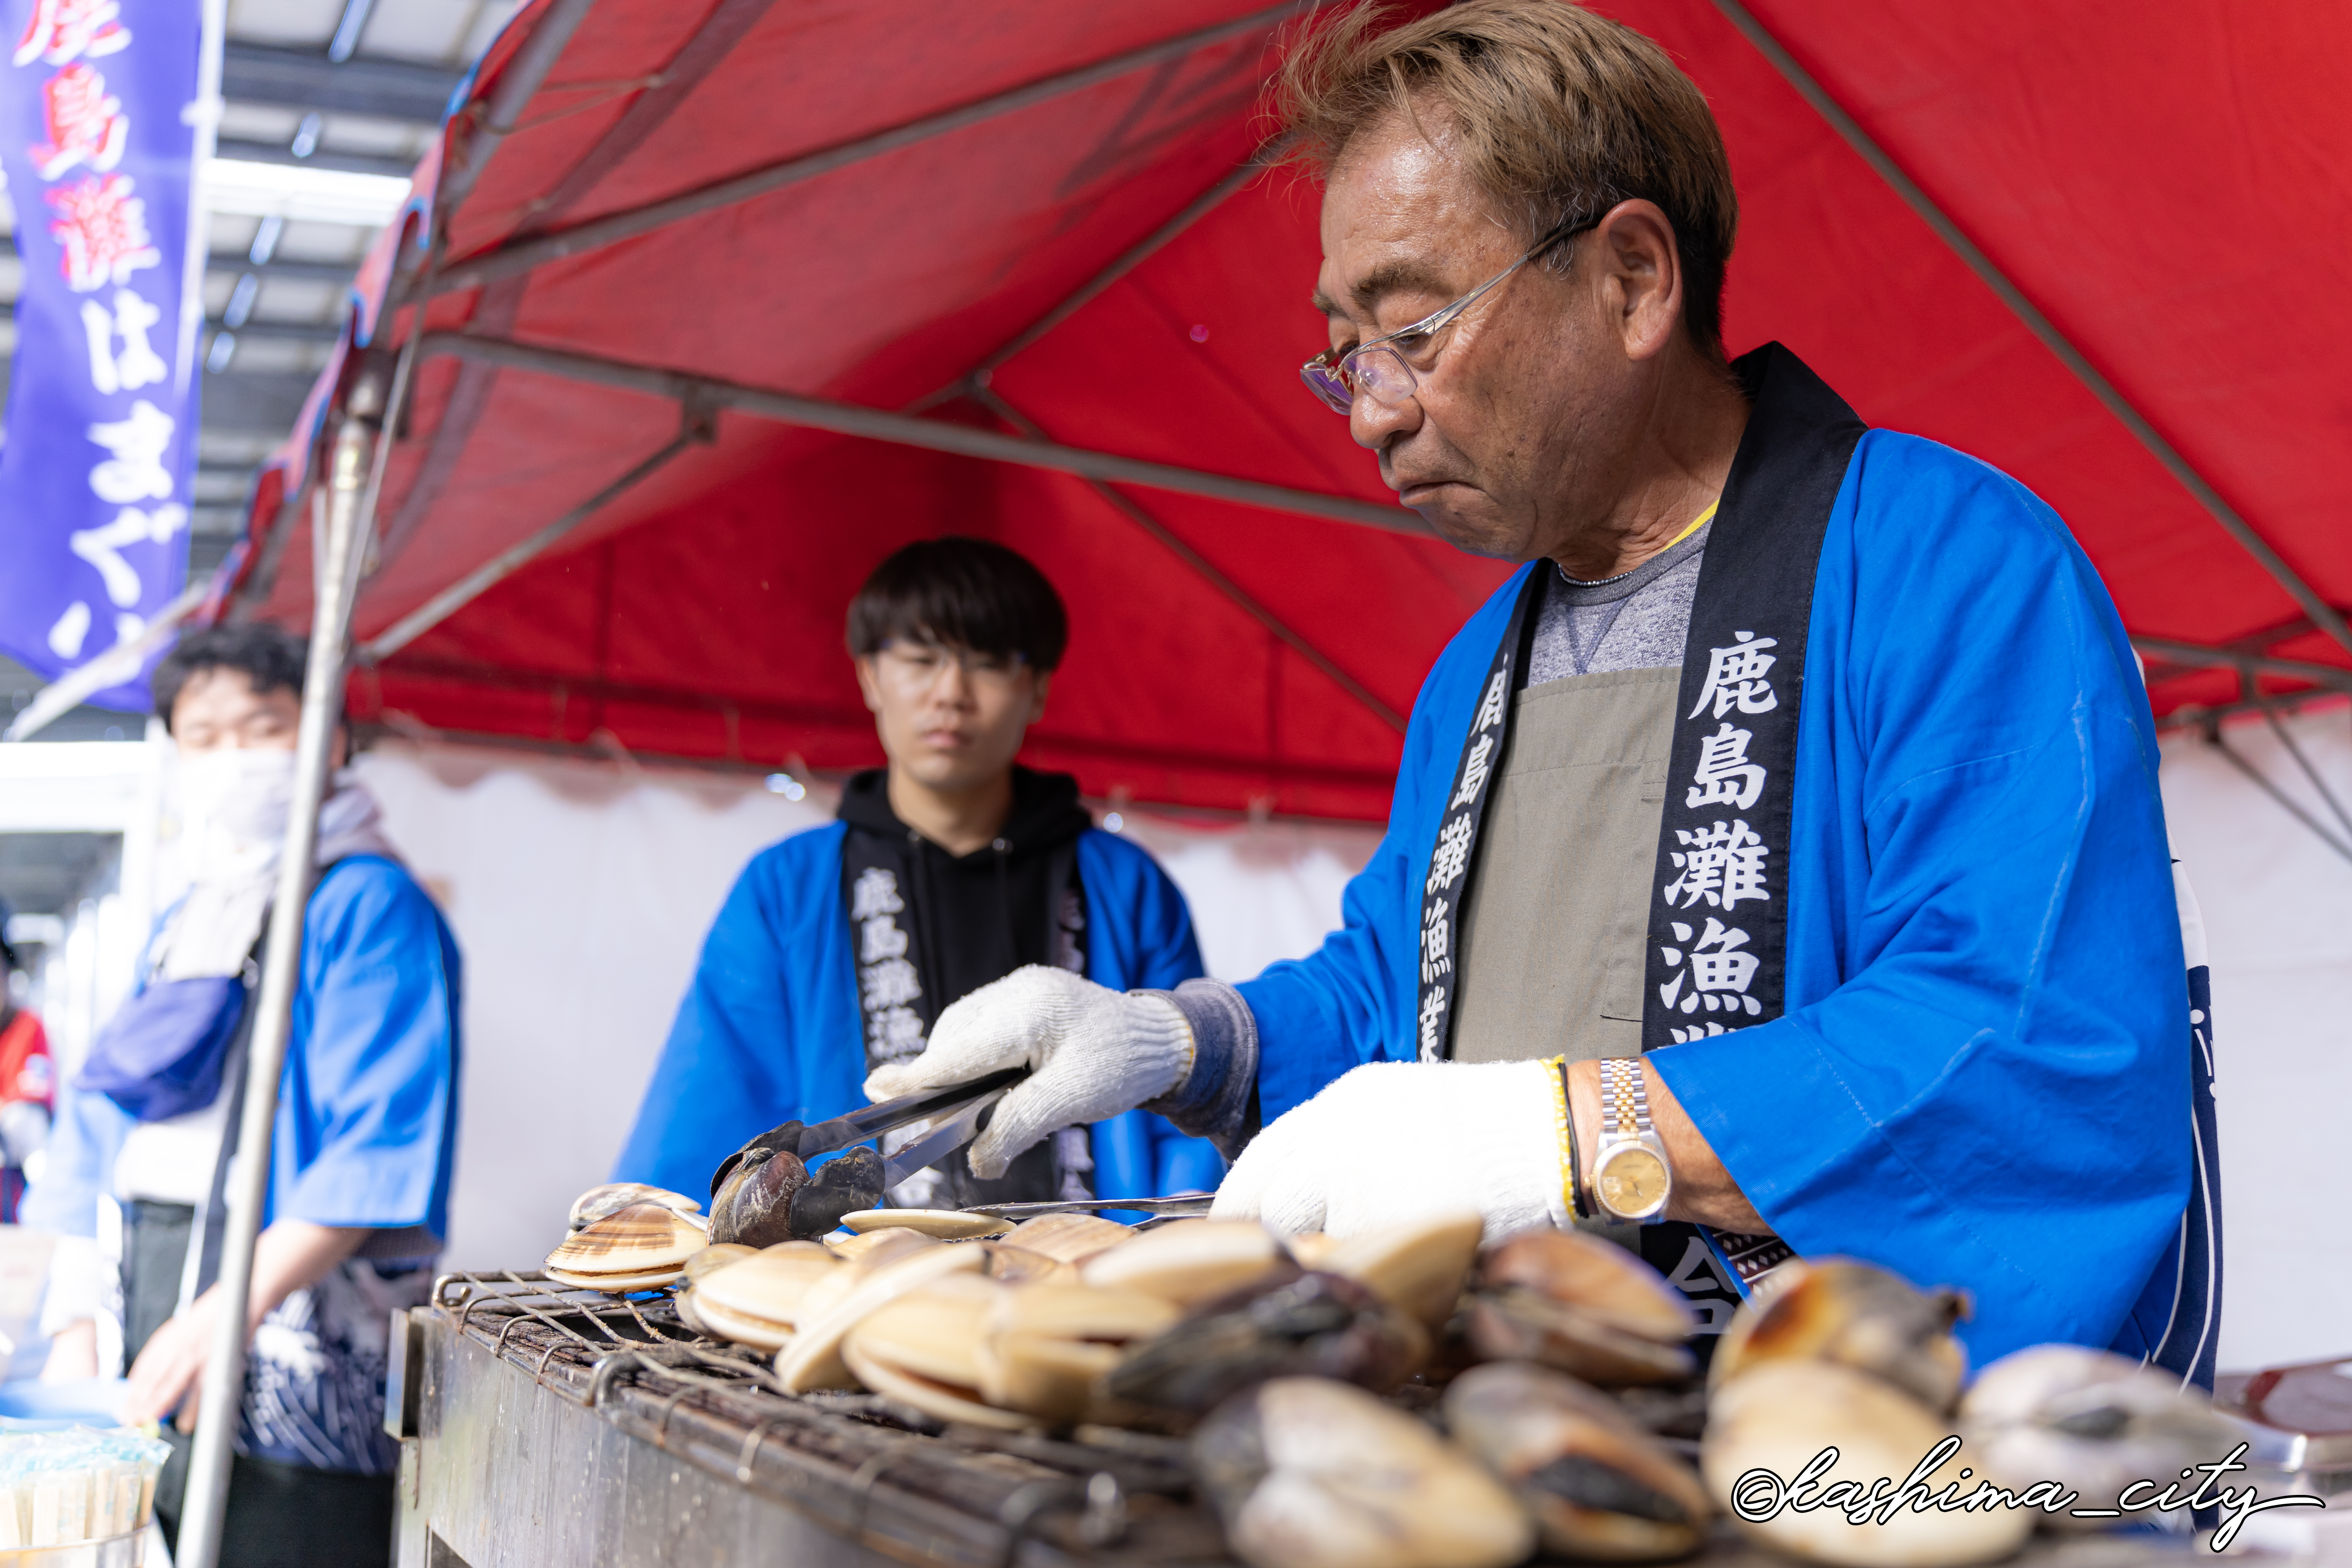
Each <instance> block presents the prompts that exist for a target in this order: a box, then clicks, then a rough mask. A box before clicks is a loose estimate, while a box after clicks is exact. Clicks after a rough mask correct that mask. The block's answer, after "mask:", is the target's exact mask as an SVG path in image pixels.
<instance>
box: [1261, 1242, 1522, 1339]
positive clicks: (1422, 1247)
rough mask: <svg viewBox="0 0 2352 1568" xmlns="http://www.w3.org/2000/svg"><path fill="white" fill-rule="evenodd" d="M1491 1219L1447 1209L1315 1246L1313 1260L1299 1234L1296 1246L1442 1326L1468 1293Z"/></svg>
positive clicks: (1319, 1264) (1315, 1264)
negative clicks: (1430, 1216) (1472, 1268)
mask: <svg viewBox="0 0 2352 1568" xmlns="http://www.w3.org/2000/svg"><path fill="white" fill-rule="evenodd" d="M1485 1223H1486V1222H1485V1221H1484V1220H1482V1219H1481V1218H1480V1217H1479V1216H1478V1215H1476V1214H1475V1213H1467V1214H1459V1215H1439V1216H1438V1217H1436V1218H1434V1219H1424V1220H1418V1221H1415V1222H1414V1223H1412V1224H1410V1225H1398V1226H1388V1227H1386V1228H1385V1229H1381V1230H1374V1231H1366V1232H1364V1233H1363V1234H1362V1235H1360V1236H1351V1237H1348V1238H1347V1239H1346V1240H1344V1241H1339V1242H1334V1243H1332V1244H1331V1245H1329V1246H1328V1247H1320V1248H1316V1249H1313V1250H1315V1251H1316V1252H1317V1253H1318V1257H1317V1258H1315V1260H1313V1261H1310V1260H1309V1259H1308V1258H1307V1257H1306V1256H1303V1255H1301V1254H1300V1253H1299V1252H1298V1249H1297V1240H1298V1238H1297V1237H1292V1238H1291V1239H1292V1247H1291V1250H1292V1256H1294V1257H1297V1258H1298V1261H1299V1262H1300V1263H1301V1264H1303V1265H1305V1266H1306V1267H1307V1268H1316V1269H1320V1270H1322V1271H1323V1272H1325V1273H1328V1274H1344V1275H1346V1276H1347V1277H1348V1278H1349V1279H1353V1280H1355V1281H1356V1282H1357V1283H1358V1284H1360V1285H1362V1286H1364V1287H1365V1288H1366V1289H1369V1290H1370V1291H1371V1293H1372V1294H1373V1295H1375V1296H1378V1297H1379V1298H1380V1299H1381V1300H1383V1301H1386V1302H1387V1303H1388V1304H1389V1305H1391V1306H1392V1307H1398V1308H1402V1310H1405V1311H1408V1312H1410V1313H1412V1315H1413V1316H1414V1317H1416V1318H1418V1319H1420V1320H1421V1321H1422V1322H1423V1324H1424V1325H1426V1326H1427V1327H1428V1328H1430V1329H1432V1330H1436V1329H1442V1328H1444V1326H1445V1322H1446V1320H1447V1319H1449V1318H1451V1317H1453V1316H1454V1307H1455V1305H1456V1304H1457V1303H1458V1302H1459V1301H1460V1300H1461V1299H1462V1286H1463V1282H1464V1280H1465V1277H1467V1275H1468V1274H1469V1272H1470V1265H1471V1263H1472V1261H1473V1260H1475V1258H1477V1256H1478V1236H1479V1232H1480V1229H1481V1228H1482V1226H1484V1225H1485Z"/></svg>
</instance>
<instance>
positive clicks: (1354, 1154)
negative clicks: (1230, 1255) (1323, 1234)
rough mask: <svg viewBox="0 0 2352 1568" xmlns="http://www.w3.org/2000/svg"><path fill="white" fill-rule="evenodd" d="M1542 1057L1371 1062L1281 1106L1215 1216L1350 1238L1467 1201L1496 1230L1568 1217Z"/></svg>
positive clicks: (1238, 1167) (1489, 1232) (1220, 1194)
mask: <svg viewBox="0 0 2352 1568" xmlns="http://www.w3.org/2000/svg"><path fill="white" fill-rule="evenodd" d="M1566 1143H1567V1140H1566V1139H1565V1138H1563V1137H1562V1136H1561V1133H1560V1127H1559V1070H1558V1069H1557V1068H1554V1067H1552V1066H1551V1065H1550V1064H1549V1062H1370V1063H1367V1064H1366V1065H1364V1066H1362V1067H1360V1068H1355V1069H1354V1070H1353V1071H1351V1072H1349V1073H1348V1074H1346V1075H1345V1076H1344V1077H1342V1078H1340V1079H1338V1080H1336V1081H1335V1082H1333V1083H1332V1084H1330V1085H1329V1086H1328V1088H1326V1089H1324V1090H1323V1092H1322V1093H1320V1094H1318V1095H1317V1096H1316V1097H1315V1098H1314V1099H1312V1100H1308V1101H1307V1103H1306V1104H1304V1105H1301V1106H1298V1107H1297V1108H1296V1109H1294V1110H1290V1111H1289V1112H1287V1113H1286V1114H1285V1115H1284V1116H1282V1117H1280V1118H1278V1119H1277V1120H1276V1121H1275V1122H1274V1124H1273V1125H1272V1126H1270V1127H1268V1128H1266V1130H1265V1131H1263V1132H1260V1133H1259V1134H1258V1135H1257V1137H1256V1138H1255V1139H1254V1140H1253V1141H1252V1142H1251V1143H1250V1146H1249V1147H1248V1148H1247V1149H1244V1151H1242V1157H1241V1158H1240V1159H1238V1160H1236V1161H1234V1168H1233V1169H1232V1170H1231V1171H1229V1172H1227V1173H1226V1174H1225V1180H1224V1184H1223V1185H1222V1186H1220V1187H1219V1188H1218V1189H1217V1201H1216V1205H1215V1206H1214V1207H1213V1208H1212V1209H1211V1210H1210V1213H1211V1215H1213V1217H1214V1218H1217V1219H1255V1220H1258V1221H1260V1222H1262V1223H1263V1224H1264V1225H1265V1227H1266V1228H1267V1229H1268V1230H1271V1231H1274V1232H1275V1233H1276V1234H1277V1235H1282V1236H1290V1235H1295V1234H1297V1232H1300V1231H1307V1230H1320V1231H1328V1233H1330V1234H1331V1235H1333V1236H1354V1235H1358V1234H1360V1233H1361V1232H1364V1231H1370V1230H1378V1229H1380V1228H1381V1227H1382V1226H1392V1225H1397V1224H1401V1223H1402V1222H1405V1221H1408V1220H1415V1219H1422V1218H1435V1217H1438V1216H1440V1215H1450V1214H1460V1213H1462V1212H1463V1211H1464V1210H1465V1209H1475V1210H1477V1211H1478V1212H1479V1213H1480V1214H1481V1215H1485V1216H1486V1237H1487V1239H1488V1240H1490V1241H1491V1240H1493V1239H1495V1238H1496V1237H1503V1236H1507V1235H1509V1234H1510V1233H1511V1232H1513V1231H1515V1230H1524V1229H1526V1228H1527V1227H1528V1226H1534V1225H1540V1224H1545V1223H1549V1224H1552V1225H1556V1226H1560V1227H1562V1228H1563V1229H1565V1228H1566V1227H1567V1226H1569V1225H1570V1223H1571V1222H1570V1215H1569V1210H1568V1194H1567V1192H1566V1191H1565V1190H1564V1182H1563V1177H1564V1174H1565V1173H1564V1171H1563V1169H1562V1167H1563V1165H1564V1164H1565V1163H1566V1158H1567V1150H1566Z"/></svg>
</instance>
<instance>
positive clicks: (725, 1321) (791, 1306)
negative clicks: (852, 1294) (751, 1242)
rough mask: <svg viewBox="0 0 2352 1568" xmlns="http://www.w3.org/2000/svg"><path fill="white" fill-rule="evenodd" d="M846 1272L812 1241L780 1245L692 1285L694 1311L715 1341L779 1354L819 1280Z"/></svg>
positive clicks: (844, 1268)
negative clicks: (693, 1289) (734, 1343)
mask: <svg viewBox="0 0 2352 1568" xmlns="http://www.w3.org/2000/svg"><path fill="white" fill-rule="evenodd" d="M847 1271H848V1265H846V1264H844V1263H840V1262H837V1261H836V1260H835V1258H833V1257H832V1256H831V1255H830V1254H828V1253H827V1252H826V1251H825V1249H824V1247H818V1246H816V1245H815V1244H814V1243H813V1242H805V1241H797V1242H785V1243H782V1245H779V1246H776V1247H769V1248H767V1249H766V1250H764V1251H761V1252H755V1253H753V1254H751V1257H749V1258H742V1259H740V1260H739V1261H737V1262H735V1263H734V1264H732V1265H731V1266H730V1267H729V1268H725V1269H724V1270H722V1271H720V1272H719V1273H714V1274H711V1275H709V1276H707V1277H706V1278H705V1279H702V1280H700V1281H699V1282H698V1283H697V1285H696V1286H695V1292H694V1295H695V1312H696V1315H697V1316H698V1317H699V1318H700V1319H701V1320H702V1322H703V1325H704V1326H705V1328H706V1329H707V1330H708V1331H709V1332H711V1333H713V1334H715V1335H717V1336H718V1337H719V1338H720V1339H725V1340H733V1341H734V1342H737V1343H738V1344H747V1345H751V1346H753V1347H755V1348H757V1349H760V1350H767V1351H773V1350H782V1348H783V1347H784V1345H785V1344H786V1343H788V1342H790V1341H791V1339H792V1337H793V1331H794V1329H795V1328H796V1327H797V1325H798V1324H799V1321H800V1319H801V1312H802V1304H803V1302H804V1301H805V1300H807V1299H808V1297H809V1295H810V1294H811V1292H812V1291H813V1290H814V1288H815V1287H816V1286H817V1285H818V1284H819V1283H821V1282H822V1281H824V1280H825V1279H829V1278H831V1277H833V1276H835V1275H837V1274H841V1273H845V1272H847Z"/></svg>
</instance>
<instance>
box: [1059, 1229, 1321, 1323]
mask: <svg viewBox="0 0 2352 1568" xmlns="http://www.w3.org/2000/svg"><path fill="white" fill-rule="evenodd" d="M1289 1266H1290V1259H1289V1257H1288V1255H1287V1254H1286V1253H1285V1252H1284V1251H1283V1249H1282V1244H1281V1243H1280V1242H1278V1241H1276V1239H1275V1238H1274V1237H1273V1235H1272V1233H1271V1232H1269V1231H1267V1230H1266V1228H1265V1226H1261V1225H1259V1224H1258V1223H1257V1222H1256V1221H1255V1220H1219V1219H1183V1220H1178V1221H1177V1222H1176V1223H1175V1224H1173V1225H1168V1226H1160V1228H1159V1229H1157V1230H1150V1231H1146V1232H1145V1233H1144V1234H1143V1235H1141V1236H1139V1237H1136V1238H1135V1239H1134V1240H1133V1241H1130V1242H1128V1243H1126V1244H1125V1245H1123V1246H1120V1247H1114V1248H1112V1249H1111V1250H1110V1251H1108V1252H1106V1253H1102V1254H1100V1255H1099V1256H1097V1257H1095V1258H1089V1259H1088V1260H1087V1264H1086V1266H1085V1267H1084V1268H1081V1269H1080V1270H1079V1274H1080V1277H1081V1278H1083V1279H1085V1280H1086V1282H1087V1284H1089V1285H1095V1286H1100V1287H1104V1288H1106V1289H1128V1290H1140V1291H1142V1292H1143V1293H1144V1294H1146V1295H1148V1296H1159V1297H1161V1298H1163V1299H1165V1300H1171V1301H1173V1302H1175V1303H1176V1304H1177V1305H1178V1306H1181V1307H1189V1306H1191V1305H1192V1303H1194V1302H1196V1301H1205V1300H1208V1299H1209V1298H1211V1297H1212V1296H1222V1295H1223V1294H1224V1293H1225V1292H1226V1291H1228V1290H1231V1289H1234V1288H1236V1287H1238V1286H1242V1285H1245V1284H1247V1283H1249V1282H1250V1281H1251V1280H1253V1279H1256V1278H1258V1277H1259V1276H1260V1275H1263V1274H1269V1273H1272V1272H1274V1271H1275V1270H1276V1269H1277V1268H1287V1267H1289Z"/></svg>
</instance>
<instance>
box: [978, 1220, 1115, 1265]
mask: <svg viewBox="0 0 2352 1568" xmlns="http://www.w3.org/2000/svg"><path fill="white" fill-rule="evenodd" d="M1138 1234H1139V1233H1138V1232H1137V1231H1136V1230H1135V1228H1134V1227H1133V1226H1124V1225H1121V1224H1119V1223H1118V1221H1117V1220H1110V1219H1101V1218H1098V1217H1097V1216H1096V1215H1090V1214H1043V1215H1038V1216H1037V1217H1036V1218H1035V1219H1031V1220H1024V1221H1022V1222H1021V1223H1020V1224H1019V1225H1016V1226H1013V1229H1012V1230H1011V1231H1010V1232H1008V1233H1007V1234H1006V1235H1005V1237H1004V1239H1005V1242H1006V1243H1007V1244H1008V1245H1009V1246H1013V1247H1027V1248H1028V1249H1029V1250H1030V1251H1032V1252H1042V1253H1044V1254H1045V1256H1046V1257H1048V1258H1057V1259H1059V1260H1060V1261H1062V1262H1064V1263H1084V1262H1085V1261H1086V1260H1087V1259H1088V1258H1092V1257H1093V1256H1094V1255H1095V1254H1097V1253H1098V1252H1108V1250H1110V1249H1111V1248H1112V1247H1117V1246H1118V1245H1119V1244H1120V1243H1121V1242H1128V1241H1133V1240H1134V1239H1135V1238H1136V1236H1137V1235H1138Z"/></svg>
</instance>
